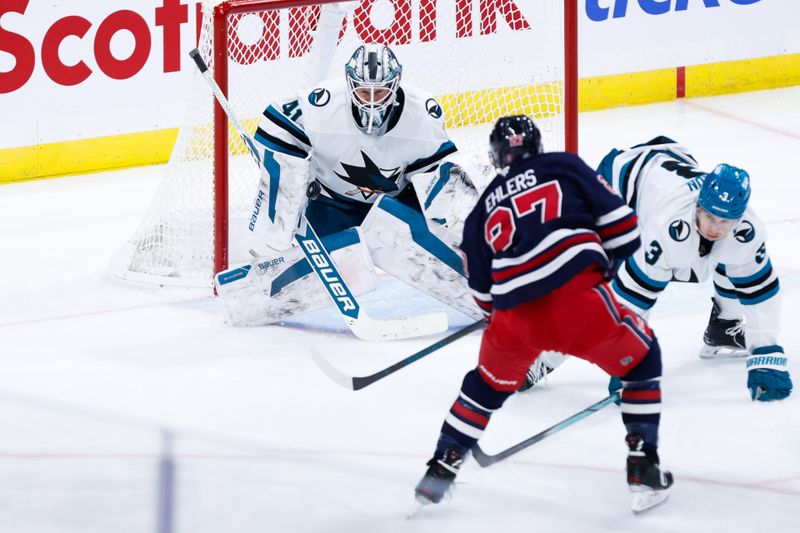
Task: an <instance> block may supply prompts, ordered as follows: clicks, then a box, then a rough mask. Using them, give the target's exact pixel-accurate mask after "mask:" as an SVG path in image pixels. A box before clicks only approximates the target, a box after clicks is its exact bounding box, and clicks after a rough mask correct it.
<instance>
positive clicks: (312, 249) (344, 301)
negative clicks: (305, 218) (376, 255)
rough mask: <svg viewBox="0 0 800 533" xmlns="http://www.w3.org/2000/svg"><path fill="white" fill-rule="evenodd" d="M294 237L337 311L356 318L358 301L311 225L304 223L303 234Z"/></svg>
mask: <svg viewBox="0 0 800 533" xmlns="http://www.w3.org/2000/svg"><path fill="white" fill-rule="evenodd" d="M295 237H296V238H297V242H298V243H300V249H301V250H302V251H303V254H305V256H306V259H308V262H309V264H310V265H311V268H313V269H314V270H315V271H316V272H317V274H318V275H319V278H320V280H321V281H322V284H323V285H325V288H326V289H327V291H328V293H329V294H330V295H331V298H333V300H334V302H335V303H336V305H337V306H338V307H339V311H340V312H341V313H342V314H343V315H346V316H349V317H351V318H358V311H359V309H358V303H356V300H355V298H353V295H352V294H350V290H349V289H348V287H347V285H345V283H344V282H343V280H342V277H341V275H340V274H339V271H338V270H337V269H336V266H335V265H334V264H333V261H331V258H330V256H329V255H328V252H327V251H326V250H325V248H323V246H322V243H321V242H320V240H319V237H317V234H316V233H314V230H313V229H312V228H311V225H310V224H308V225H306V234H305V235H301V234H300V233H297V234H296V235H295Z"/></svg>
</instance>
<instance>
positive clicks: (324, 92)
mask: <svg viewBox="0 0 800 533" xmlns="http://www.w3.org/2000/svg"><path fill="white" fill-rule="evenodd" d="M330 101H331V93H330V91H328V89H325V88H323V87H319V88H317V89H314V90H313V91H311V94H309V95H308V103H310V104H311V105H313V106H314V107H322V106H324V105H326V104H327V103H328V102H330Z"/></svg>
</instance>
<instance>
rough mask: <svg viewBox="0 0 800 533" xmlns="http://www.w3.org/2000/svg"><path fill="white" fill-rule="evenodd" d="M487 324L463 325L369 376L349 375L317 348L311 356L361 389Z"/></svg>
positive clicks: (335, 377)
mask: <svg viewBox="0 0 800 533" xmlns="http://www.w3.org/2000/svg"><path fill="white" fill-rule="evenodd" d="M485 324H486V321H485V320H483V319H481V320H478V321H477V322H474V323H472V324H470V325H469V326H466V327H463V328H461V329H459V330H458V331H456V332H454V333H451V334H450V335H448V336H447V337H445V338H443V339H441V340H439V341H437V342H434V343H433V344H431V345H430V346H428V347H427V348H423V349H422V350H420V351H418V352H416V353H415V354H412V355H409V356H408V357H406V358H405V359H401V360H400V361H398V362H396V363H394V364H393V365H390V366H387V367H386V368H384V369H382V370H379V371H377V372H375V373H374V374H370V375H368V376H348V375H347V374H345V373H344V372H342V371H341V370H339V369H338V368H336V367H334V366H333V365H331V364H330V363H329V362H328V360H327V359H325V358H324V357H323V356H322V354H320V353H319V351H317V350H316V349H315V348H313V347H312V348H311V356H312V357H313V359H314V362H315V363H316V364H317V366H318V367H319V368H320V370H322V372H323V373H324V374H325V375H326V376H328V377H329V378H331V380H333V381H334V382H335V383H338V384H339V385H341V386H342V387H344V388H345V389H350V390H353V391H357V390H361V389H363V388H364V387H368V386H369V385H372V384H373V383H375V382H376V381H380V380H382V379H383V378H385V377H386V376H389V375H391V374H394V373H395V372H397V371H398V370H400V369H401V368H405V367H407V366H408V365H410V364H411V363H413V362H415V361H419V360H420V359H422V358H423V357H425V356H427V355H430V354H432V353H433V352H435V351H437V350H439V349H441V348H444V347H445V346H447V345H448V344H451V343H453V342H455V341H457V340H458V339H460V338H461V337H463V336H465V335H468V334H470V333H472V332H473V331H476V330H478V329H481V328H482V327H483V326H484V325H485Z"/></svg>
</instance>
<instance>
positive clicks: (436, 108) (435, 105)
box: [425, 98, 442, 118]
mask: <svg viewBox="0 0 800 533" xmlns="http://www.w3.org/2000/svg"><path fill="white" fill-rule="evenodd" d="M425 109H426V110H427V111H428V114H429V115H430V116H432V117H433V118H442V106H440V105H439V102H437V101H436V100H434V99H433V98H428V100H427V101H426V102H425Z"/></svg>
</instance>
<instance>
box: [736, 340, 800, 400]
mask: <svg viewBox="0 0 800 533" xmlns="http://www.w3.org/2000/svg"><path fill="white" fill-rule="evenodd" d="M747 388H748V389H750V399H752V400H758V401H760V402H768V401H772V400H783V399H784V398H788V397H789V395H790V394H791V393H792V378H791V377H789V371H788V370H787V368H786V356H785V355H783V348H781V347H780V346H764V347H761V348H756V349H755V350H753V355H751V356H750V357H748V358H747Z"/></svg>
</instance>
